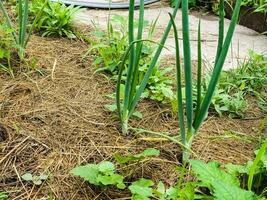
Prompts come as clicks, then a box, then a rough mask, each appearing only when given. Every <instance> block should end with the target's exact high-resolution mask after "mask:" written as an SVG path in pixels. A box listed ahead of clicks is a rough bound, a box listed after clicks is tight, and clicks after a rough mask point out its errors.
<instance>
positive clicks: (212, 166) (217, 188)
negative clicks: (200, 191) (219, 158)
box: [190, 160, 256, 200]
mask: <svg viewBox="0 0 267 200" xmlns="http://www.w3.org/2000/svg"><path fill="white" fill-rule="evenodd" d="M190 164H191V165H192V170H193V172H194V173H195V174H196V176H197V178H198V180H199V181H200V183H199V185H201V186H205V187H207V188H208V189H209V190H210V192H211V195H212V196H214V197H215V198H216V199H218V200H232V199H237V200H243V199H248V200H249V199H251V200H254V199H256V196H255V194H253V193H252V192H251V191H246V190H244V189H241V188H240V183H239V180H238V178H237V177H235V176H233V175H231V174H229V173H227V172H225V171H223V170H222V169H220V168H219V166H220V165H219V163H217V162H214V161H213V162H209V163H207V164H206V163H204V162H203V161H197V160H192V161H190Z"/></svg>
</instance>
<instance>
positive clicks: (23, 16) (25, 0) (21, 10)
mask: <svg viewBox="0 0 267 200" xmlns="http://www.w3.org/2000/svg"><path fill="white" fill-rule="evenodd" d="M0 11H1V12H2V14H3V16H4V19H5V21H6V24H7V26H8V28H9V29H10V30H13V31H12V32H11V35H12V36H13V40H14V42H15V43H16V49H17V51H18V55H19V57H20V59H21V60H23V59H24V56H25V48H26V46H27V43H28V40H29V37H30V35H31V31H27V29H28V28H27V26H28V24H29V22H28V15H29V0H19V1H18V31H17V32H18V33H16V32H15V31H14V30H16V28H15V27H14V26H13V24H12V22H11V18H10V16H9V15H8V12H7V10H6V9H5V7H4V4H3V2H2V1H0Z"/></svg>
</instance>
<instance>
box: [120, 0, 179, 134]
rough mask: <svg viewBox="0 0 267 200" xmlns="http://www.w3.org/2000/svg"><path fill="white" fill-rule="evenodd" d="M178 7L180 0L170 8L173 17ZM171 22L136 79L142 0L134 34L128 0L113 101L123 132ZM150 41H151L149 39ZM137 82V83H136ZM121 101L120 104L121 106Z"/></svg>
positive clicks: (138, 61) (140, 36) (141, 43)
mask: <svg viewBox="0 0 267 200" xmlns="http://www.w3.org/2000/svg"><path fill="white" fill-rule="evenodd" d="M179 6H180V1H179V2H178V3H177V5H176V7H175V8H174V10H173V14H172V16H173V17H175V16H176V14H177V11H178V8H179ZM171 25H172V24H171V22H170V21H169V23H168V25H167V27H166V29H165V31H164V33H163V36H162V38H161V41H160V42H159V44H158V48H157V50H156V52H155V54H154V55H153V57H152V59H151V62H150V63H149V67H148V68H147V70H146V72H145V73H144V76H143V77H141V80H140V79H139V78H140V77H139V75H138V74H139V70H140V65H139V64H140V61H141V59H140V58H141V54H142V49H143V48H142V47H143V43H144V42H145V41H148V40H146V39H143V29H144V1H143V0H142V1H140V9H139V20H138V30H137V35H136V36H135V31H134V0H130V2H129V18H128V43H129V47H128V48H127V49H126V51H125V53H124V55H123V56H122V58H121V62H120V65H119V72H118V78H117V88H116V104H117V109H118V115H119V120H120V123H121V129H122V133H123V134H127V133H128V121H129V118H130V117H131V116H132V114H133V113H134V111H135V108H136V106H137V104H138V102H139V101H140V99H141V97H142V95H143V93H144V91H145V89H146V88H147V85H148V82H149V79H150V76H151V75H152V73H153V70H154V69H155V68H156V66H157V62H158V59H159V56H160V54H161V52H162V49H163V47H164V44H165V42H166V39H167V37H168V34H169V32H170V30H171ZM150 42H152V41H150ZM127 60H129V61H128V67H127V71H126V79H125V88H124V91H123V92H124V95H123V99H121V83H122V81H124V80H123V72H124V71H125V63H126V61H127ZM138 82H139V83H140V84H139V85H138ZM121 104H122V105H123V106H121Z"/></svg>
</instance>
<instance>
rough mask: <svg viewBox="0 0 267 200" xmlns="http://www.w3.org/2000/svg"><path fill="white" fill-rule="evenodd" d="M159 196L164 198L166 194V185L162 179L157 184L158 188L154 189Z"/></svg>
mask: <svg viewBox="0 0 267 200" xmlns="http://www.w3.org/2000/svg"><path fill="white" fill-rule="evenodd" d="M154 193H155V194H156V196H157V197H159V198H163V196H164V194H165V185H164V184H163V183H162V182H161V181H160V182H159V183H158V185H157V189H156V190H155V191H154Z"/></svg>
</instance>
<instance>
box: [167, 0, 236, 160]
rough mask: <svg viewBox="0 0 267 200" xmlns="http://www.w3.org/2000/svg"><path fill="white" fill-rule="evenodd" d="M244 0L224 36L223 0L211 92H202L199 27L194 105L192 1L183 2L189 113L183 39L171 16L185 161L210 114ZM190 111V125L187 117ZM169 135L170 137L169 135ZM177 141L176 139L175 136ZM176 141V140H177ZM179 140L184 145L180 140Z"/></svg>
mask: <svg viewBox="0 0 267 200" xmlns="http://www.w3.org/2000/svg"><path fill="white" fill-rule="evenodd" d="M240 5H241V0H237V1H236V6H235V9H234V12H233V17H232V20H231V23H230V26H229V29H228V32H227V35H226V37H225V38H224V1H223V0H221V1H220V20H219V38H218V48H217V55H216V58H215V66H214V69H213V72H212V75H211V79H210V82H209V85H208V88H207V91H206V92H205V94H204V95H202V87H201V82H202V58H201V57H202V56H201V30H200V27H201V24H200V23H199V27H198V70H197V101H196V102H197V104H196V107H195V109H194V107H193V84H192V67H191V50H190V38H189V22H188V20H189V19H188V1H187V0H183V1H182V26H183V53H184V72H185V73H184V77H185V98H186V103H185V112H184V110H183V109H184V106H183V96H182V78H181V64H180V51H179V40H178V32H177V28H176V25H175V23H174V19H173V17H172V16H171V15H170V18H171V22H172V25H173V28H174V35H175V47H176V69H177V70H176V84H177V101H178V116H179V127H180V134H181V140H182V144H183V148H184V155H183V159H184V161H187V160H188V158H189V151H188V149H190V147H191V144H192V140H193V138H194V136H195V135H196V134H197V132H198V130H199V128H200V126H201V124H202V123H203V121H204V120H205V118H206V117H207V114H208V109H209V106H210V104H211V101H212V97H213V94H214V91H215V89H216V85H217V83H218V80H219V77H220V74H221V71H222V67H223V64H224V61H225V58H226V55H227V52H228V49H229V46H230V43H231V39H232V36H233V32H234V29H235V26H236V23H237V19H238V15H239V11H240ZM184 113H186V125H185V119H184ZM168 138H169V137H168ZM174 140H175V139H174ZM174 140H173V141H174ZM177 143H179V144H180V142H179V141H178V142H177Z"/></svg>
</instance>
